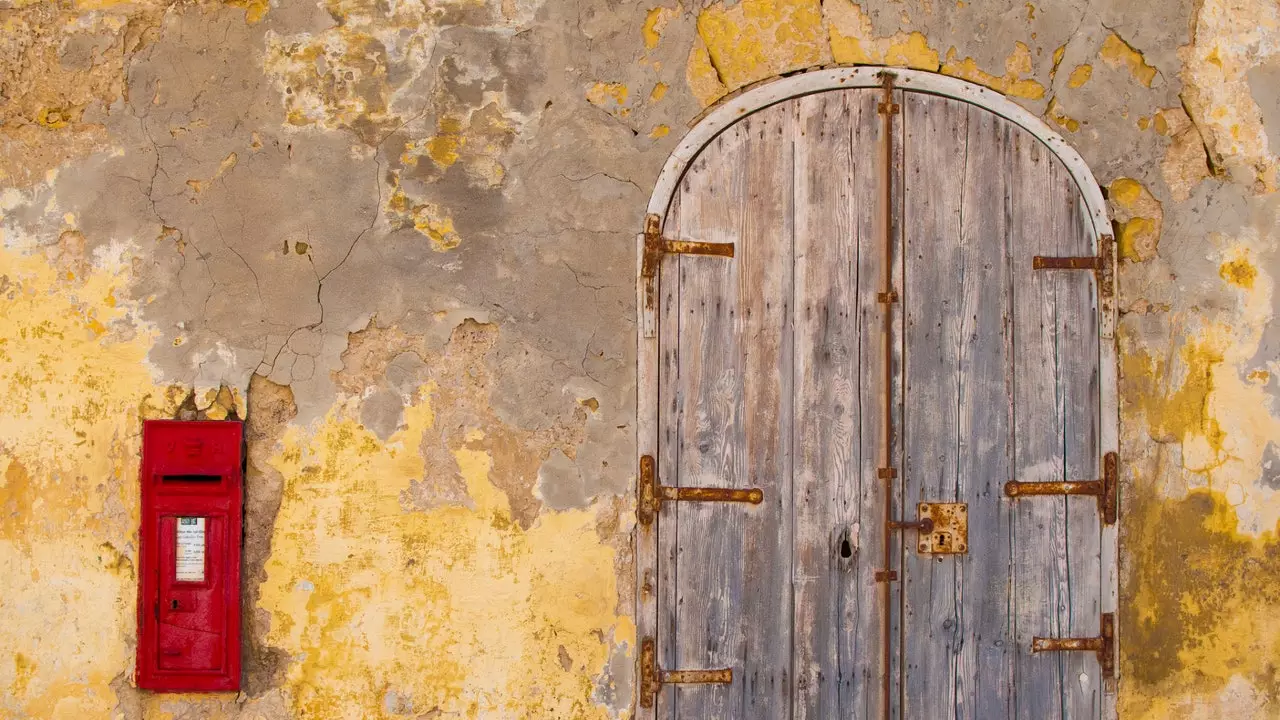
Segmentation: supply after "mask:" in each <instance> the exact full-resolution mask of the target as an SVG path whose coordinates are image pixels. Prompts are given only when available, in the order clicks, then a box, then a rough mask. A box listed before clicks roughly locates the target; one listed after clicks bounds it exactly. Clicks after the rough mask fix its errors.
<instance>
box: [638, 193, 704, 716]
mask: <svg viewBox="0 0 1280 720" xmlns="http://www.w3.org/2000/svg"><path fill="white" fill-rule="evenodd" d="M683 187H684V188H686V190H691V189H692V186H691V180H686V182H685V183H684V184H683ZM686 197H687V198H688V200H685V199H684V198H686ZM697 202H698V197H697V196H694V195H693V194H692V193H690V192H680V193H677V194H676V196H675V198H673V200H672V202H671V210H670V211H669V214H668V215H667V221H666V223H665V227H664V232H665V233H666V234H667V235H668V236H669V237H681V236H682V235H683V232H682V227H684V226H686V225H688V223H686V222H685V221H684V212H683V211H682V207H683V206H684V205H686V204H694V205H696V204H697ZM659 290H660V293H659V295H658V303H659V305H658V328H657V335H658V358H659V360H658V372H657V375H658V394H657V398H656V401H657V403H658V447H657V455H656V460H657V470H658V481H659V482H660V483H662V484H667V485H678V484H679V483H680V455H679V450H680V431H681V428H682V427H683V423H684V395H683V393H682V388H681V387H680V256H678V255H668V256H666V257H664V258H663V259H662V266H661V268H660V270H659ZM653 533H654V534H655V536H656V537H655V545H656V548H657V550H656V555H657V569H656V572H655V576H656V578H657V581H656V587H655V588H654V590H653V594H654V596H655V597H656V599H657V600H656V604H657V607H656V610H655V614H656V615H657V618H658V621H657V624H656V630H655V633H656V637H655V638H654V641H655V643H656V645H657V657H658V663H659V665H661V666H662V668H664V669H667V668H672V667H674V666H675V663H676V643H677V640H678V638H679V628H678V627H677V626H676V617H677V614H676V609H677V607H678V605H677V599H678V596H677V594H676V590H677V587H678V586H677V582H676V577H677V572H678V569H679V568H678V565H677V563H676V550H677V548H678V547H679V537H680V526H679V525H678V524H677V522H676V516H675V513H674V512H673V511H671V510H669V509H668V510H666V511H664V512H660V513H658V514H657V515H656V517H655V519H654V530H653ZM637 629H638V628H637ZM640 639H641V640H643V639H644V638H643V636H641V638H640ZM656 707H657V711H656V714H655V717H658V718H668V717H674V712H675V688H672V687H668V688H663V689H662V691H661V693H660V694H659V697H658V698H657V703H656Z"/></svg>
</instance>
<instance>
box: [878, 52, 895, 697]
mask: <svg viewBox="0 0 1280 720" xmlns="http://www.w3.org/2000/svg"><path fill="white" fill-rule="evenodd" d="M896 77H897V76H896V75H894V74H893V73H891V72H887V71H886V72H882V73H880V83H881V89H882V92H883V97H882V98H881V100H880V103H879V104H878V105H877V106H876V112H877V113H878V114H879V115H880V189H881V193H880V208H879V214H880V234H881V242H882V244H883V249H884V273H883V281H882V283H881V288H880V292H879V293H878V294H877V295H876V300H877V301H878V302H879V303H880V307H881V317H882V319H883V322H884V326H883V328H882V330H881V349H882V351H883V353H884V383H883V385H882V386H881V388H880V409H881V412H882V413H883V414H884V415H883V421H884V427H883V428H882V434H883V443H882V444H881V446H880V465H879V469H878V470H877V472H876V475H877V477H879V478H880V479H881V480H884V528H883V533H884V535H883V538H882V539H883V546H884V555H883V557H882V558H881V564H882V567H881V569H880V570H878V571H877V572H876V574H875V580H876V582H877V583H878V584H879V585H880V651H881V654H880V661H881V668H880V681H881V688H880V690H881V698H880V700H881V706H880V707H881V717H882V719H883V720H889V714H890V702H889V691H890V688H892V686H893V684H892V681H891V679H890V677H889V674H890V667H891V664H892V659H893V655H892V653H893V647H892V644H891V643H890V640H889V635H890V633H891V631H892V622H893V620H892V613H891V612H890V608H889V604H890V601H891V600H892V599H893V594H892V591H891V588H890V586H889V583H891V582H894V581H896V580H897V579H898V573H897V572H896V571H895V570H894V569H893V553H892V552H891V550H890V546H891V544H892V539H893V532H894V529H895V528H894V520H893V488H894V480H895V478H897V476H898V471H897V469H896V468H895V467H894V465H893V401H892V398H891V397H890V396H891V394H892V393H893V308H894V305H896V304H897V302H898V293H897V292H896V291H895V290H894V289H893V225H892V222H891V218H890V216H891V214H892V213H893V116H894V115H896V114H898V113H899V112H900V111H901V108H900V107H899V106H898V104H897V103H895V102H894V101H893V81H894V80H895V79H896Z"/></svg>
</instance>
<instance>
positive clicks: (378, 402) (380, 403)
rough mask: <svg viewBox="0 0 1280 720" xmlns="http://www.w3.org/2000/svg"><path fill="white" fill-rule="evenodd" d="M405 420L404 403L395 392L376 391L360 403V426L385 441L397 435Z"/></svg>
mask: <svg viewBox="0 0 1280 720" xmlns="http://www.w3.org/2000/svg"><path fill="white" fill-rule="evenodd" d="M403 418H404V403H403V402H402V401H401V400H400V393H398V392H395V391H393V390H387V389H380V390H376V391H375V392H374V393H373V394H372V395H370V396H368V397H366V398H365V399H364V400H363V401H362V402H361V403H360V424H361V425H364V426H365V427H366V428H368V429H370V430H372V431H373V434H374V435H377V436H378V438H379V439H381V440H383V441H385V440H386V439H387V438H389V437H391V435H392V434H393V433H395V431H396V429H397V428H399V427H400V423H401V420H402V419H403Z"/></svg>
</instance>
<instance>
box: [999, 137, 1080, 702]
mask: <svg viewBox="0 0 1280 720" xmlns="http://www.w3.org/2000/svg"><path fill="white" fill-rule="evenodd" d="M1014 149H1015V152H1014V155H1013V157H1012V167H1011V172H1012V173H1014V174H1016V175H1018V176H1019V177H1020V178H1021V181H1020V182H1019V183H1017V184H1016V185H1015V187H1014V188H1013V198H1012V199H1013V219H1014V220H1013V228H1012V232H1011V235H1010V239H1011V250H1012V263H1013V268H1014V283H1013V308H1014V309H1013V322H1014V345H1015V349H1016V355H1015V358H1014V367H1015V375H1016V380H1015V384H1014V472H1015V479H1017V480H1019V481H1022V482H1035V481H1050V480H1065V479H1068V478H1066V477H1064V475H1063V470H1064V456H1063V442H1064V437H1063V431H1064V429H1063V425H1064V418H1063V415H1064V411H1065V402H1066V398H1065V396H1064V395H1063V393H1062V392H1061V389H1062V387H1061V382H1060V380H1061V373H1060V370H1061V368H1060V360H1061V357H1060V353H1059V344H1060V340H1061V339H1060V337H1059V334H1058V330H1059V319H1058V299H1057V297H1056V289H1057V282H1056V277H1055V276H1056V275H1059V274H1060V273H1046V272H1036V271H1033V270H1031V269H1030V268H1031V263H1032V258H1033V257H1034V256H1036V255H1064V254H1066V253H1064V252H1062V248H1063V245H1064V243H1063V242H1062V238H1061V235H1062V233H1063V231H1064V230H1065V225H1066V222H1067V218H1066V216H1065V213H1066V211H1069V208H1068V207H1067V206H1065V205H1064V204H1063V203H1062V202H1054V199H1055V191H1057V190H1058V189H1059V188H1058V187H1057V184H1056V183H1055V182H1054V172H1053V158H1052V156H1051V155H1050V154H1049V152H1048V151H1047V150H1046V149H1045V148H1044V147H1043V146H1042V145H1041V144H1040V143H1039V142H1038V141H1035V140H1034V139H1031V138H1026V137H1019V138H1017V140H1016V142H1015V145H1014ZM1059 199H1060V198H1059ZM1006 502H1012V503H1013V505H1014V513H1015V526H1014V535H1013V543H1014V548H1015V555H1014V557H1015V558H1016V562H1015V566H1014V577H1015V592H1014V614H1015V624H1016V628H1017V633H1016V641H1015V647H1016V651H1017V657H1016V661H1015V662H1016V668H1015V673H1016V679H1017V686H1018V693H1017V698H1016V702H1015V711H1016V716H1017V717H1019V718H1060V717H1061V716H1062V708H1063V706H1064V704H1065V703H1064V701H1065V688H1064V683H1065V681H1066V674H1065V673H1066V662H1067V657H1066V656H1065V655H1057V654H1052V655H1039V656H1036V655H1032V653H1031V643H1032V638H1033V637H1034V636H1037V635H1039V636H1059V637H1061V636H1065V635H1066V630H1067V626H1068V624H1069V623H1067V622H1064V618H1063V611H1064V609H1065V608H1066V607H1067V605H1068V604H1069V602H1070V585H1069V580H1068V577H1069V574H1068V571H1067V562H1066V558H1067V555H1068V553H1069V551H1070V549H1069V547H1068V545H1067V527H1066V517H1067V512H1066V500H1065V499H1064V498H1061V497H1052V496H1050V497H1036V498H1023V499H1020V500H1017V501H1006Z"/></svg>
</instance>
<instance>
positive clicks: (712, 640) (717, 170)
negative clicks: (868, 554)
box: [668, 107, 793, 718]
mask: <svg viewBox="0 0 1280 720" xmlns="http://www.w3.org/2000/svg"><path fill="white" fill-rule="evenodd" d="M791 116H792V113H791V112H790V111H789V110H788V109H787V108H783V107H779V108H772V109H769V110H766V111H763V112H761V113H758V114H757V115H755V116H753V117H752V118H749V119H748V120H746V121H744V122H743V123H740V124H738V125H736V126H734V127H733V128H730V129H729V130H728V131H726V134H725V135H724V136H722V139H721V140H720V141H719V142H720V145H721V147H718V148H715V150H716V152H713V153H710V154H709V155H708V156H707V160H706V164H705V166H701V167H698V168H695V169H694V170H693V171H692V172H691V173H690V176H689V183H690V187H689V191H690V194H691V195H692V194H694V193H697V194H698V195H699V199H698V201H697V204H696V207H695V205H694V204H693V203H692V202H690V200H691V198H686V199H685V201H684V202H683V203H682V205H681V213H682V220H681V233H682V235H684V236H687V237H689V238H691V239H698V240H705V241H709V242H734V243H736V257H735V258H734V259H732V260H722V259H715V258H704V257H697V256H687V257H683V258H681V259H680V275H681V281H680V282H681V290H680V308H681V309H680V321H679V323H680V333H679V338H678V341H679V346H680V356H679V364H680V370H679V372H680V380H679V386H680V392H681V394H682V395H683V398H684V413H683V418H684V422H683V426H682V428H681V430H680V433H679V438H678V442H679V461H678V462H679V482H680V484H682V485H697V486H704V487H738V488H742V487H758V488H761V489H762V490H763V491H764V495H765V502H764V503H762V504H761V505H760V506H758V507H750V506H743V505H735V504H721V503H677V504H676V506H675V507H674V508H673V509H671V510H669V511H668V513H674V515H675V517H677V518H678V521H677V522H678V525H679V527H678V530H677V532H678V535H679V538H678V540H677V543H678V560H677V566H678V569H677V571H676V578H675V584H676V587H677V588H678V590H677V595H678V597H677V598H676V603H677V606H678V610H677V613H678V621H677V626H678V630H677V632H678V638H677V640H676V647H677V652H676V658H675V661H674V665H672V666H671V667H672V668H680V669H697V668H712V667H731V668H733V670H734V676H735V677H734V682H733V684H732V685H730V686H717V685H687V686H679V687H677V688H676V689H675V693H676V700H675V705H676V709H677V712H676V716H678V717H688V718H712V717H726V718H733V717H779V716H785V715H786V713H787V706H788V704H789V697H790V692H791V690H790V665H791V641H790V626H791V594H790V588H789V577H790V569H791V568H790V566H791V543H790V534H791V529H790V512H789V506H790V495H791V468H790V423H791V372H790V363H791V342H792V339H791V330H790V327H791V311H790V301H789V297H790V292H791V275H792V272H791V265H792V250H791V244H792V240H791V218H792V216H793V212H792V209H791V188H790V185H789V183H787V182H779V178H788V177H789V176H790V174H791V145H792V129H791V128H792V125H793V123H792V121H791Z"/></svg>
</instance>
